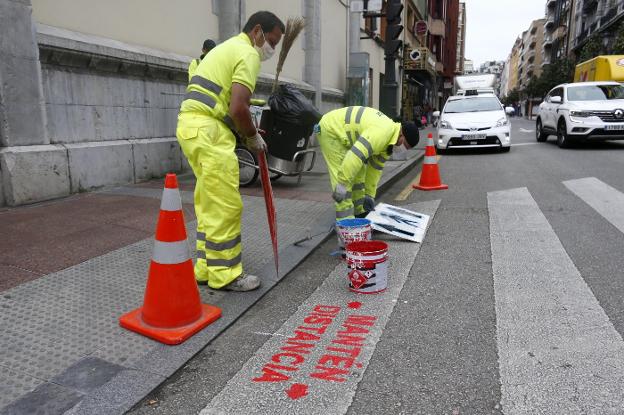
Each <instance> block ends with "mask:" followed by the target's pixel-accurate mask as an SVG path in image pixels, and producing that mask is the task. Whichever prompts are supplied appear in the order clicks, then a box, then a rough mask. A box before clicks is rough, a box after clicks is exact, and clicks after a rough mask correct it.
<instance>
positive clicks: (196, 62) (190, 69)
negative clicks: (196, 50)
mask: <svg viewBox="0 0 624 415" xmlns="http://www.w3.org/2000/svg"><path fill="white" fill-rule="evenodd" d="M201 61H202V60H201V59H199V58H197V59H193V60H192V61H191V63H190V64H189V67H188V75H189V82H191V79H192V78H193V76H194V75H195V72H196V71H197V67H198V66H199V63H200V62H201Z"/></svg>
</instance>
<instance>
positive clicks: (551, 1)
mask: <svg viewBox="0 0 624 415" xmlns="http://www.w3.org/2000/svg"><path fill="white" fill-rule="evenodd" d="M556 4H557V0H548V1H547V2H546V7H554V6H555V5H556Z"/></svg>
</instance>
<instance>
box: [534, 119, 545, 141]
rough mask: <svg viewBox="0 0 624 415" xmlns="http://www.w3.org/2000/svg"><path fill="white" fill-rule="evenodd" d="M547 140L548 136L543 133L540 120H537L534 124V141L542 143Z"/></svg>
mask: <svg viewBox="0 0 624 415" xmlns="http://www.w3.org/2000/svg"><path fill="white" fill-rule="evenodd" d="M547 138H548V134H546V133H545V132H544V128H543V127H542V120H541V119H539V118H538V119H537V121H536V122H535V139H536V140H537V141H539V142H540V143H543V142H544V141H546V139H547Z"/></svg>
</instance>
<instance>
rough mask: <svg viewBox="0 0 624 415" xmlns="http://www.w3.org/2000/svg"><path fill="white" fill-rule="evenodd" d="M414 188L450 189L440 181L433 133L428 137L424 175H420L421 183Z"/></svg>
mask: <svg viewBox="0 0 624 415" xmlns="http://www.w3.org/2000/svg"><path fill="white" fill-rule="evenodd" d="M412 187H413V188H414V189H418V190H444V189H448V185H446V184H442V179H440V170H438V157H437V155H436V151H435V146H434V144H433V134H431V133H429V135H428V136H427V147H426V148H425V160H424V161H423V168H422V173H421V174H420V182H419V183H418V184H417V185H416V184H414V185H412Z"/></svg>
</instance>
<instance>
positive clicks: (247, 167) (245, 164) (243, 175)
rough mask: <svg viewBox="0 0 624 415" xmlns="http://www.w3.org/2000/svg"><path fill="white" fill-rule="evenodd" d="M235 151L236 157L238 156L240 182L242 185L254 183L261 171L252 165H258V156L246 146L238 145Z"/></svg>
mask: <svg viewBox="0 0 624 415" xmlns="http://www.w3.org/2000/svg"><path fill="white" fill-rule="evenodd" d="M234 152H235V153H236V157H238V170H239V177H238V183H239V184H240V185H241V186H242V187H245V186H250V185H252V184H254V183H255V181H256V179H257V178H258V173H259V171H258V169H256V168H255V167H252V165H253V166H257V165H258V162H257V161H256V156H255V155H254V154H253V153H252V152H251V151H249V150H247V149H246V148H244V147H236V149H235V150H234Z"/></svg>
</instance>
